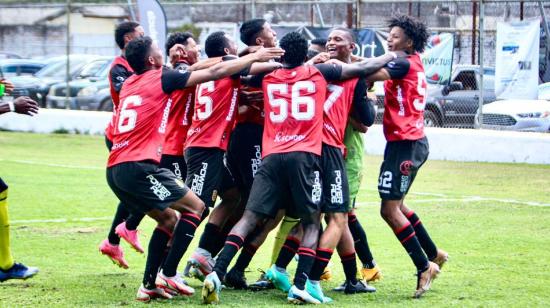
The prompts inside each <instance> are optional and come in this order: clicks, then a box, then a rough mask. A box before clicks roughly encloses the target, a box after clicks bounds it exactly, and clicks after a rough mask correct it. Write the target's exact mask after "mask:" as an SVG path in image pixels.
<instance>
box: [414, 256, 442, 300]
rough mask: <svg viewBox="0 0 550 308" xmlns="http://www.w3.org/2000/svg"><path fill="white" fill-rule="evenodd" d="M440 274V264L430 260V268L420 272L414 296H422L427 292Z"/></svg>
mask: <svg viewBox="0 0 550 308" xmlns="http://www.w3.org/2000/svg"><path fill="white" fill-rule="evenodd" d="M437 274H439V266H438V265H437V264H435V263H433V262H431V261H429V262H428V268H427V269H426V270H425V271H423V272H419V273H418V274H417V275H418V280H417V283H416V291H415V292H414V296H413V297H414V298H420V297H421V296H422V295H423V294H424V293H426V292H427V291H428V290H429V289H430V286H431V284H432V281H433V280H434V279H435V278H436V277H437Z"/></svg>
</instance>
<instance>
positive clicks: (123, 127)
mask: <svg viewBox="0 0 550 308" xmlns="http://www.w3.org/2000/svg"><path fill="white" fill-rule="evenodd" d="M130 105H132V106H139V105H141V96H139V95H132V96H128V97H127V98H125V99H124V101H122V105H121V106H120V113H119V117H118V125H117V126H118V132H119V133H126V132H129V131H131V130H132V129H134V128H135V127H136V121H137V111H135V110H133V109H128V107H130Z"/></svg>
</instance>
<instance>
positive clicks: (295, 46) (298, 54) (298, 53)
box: [279, 32, 308, 67]
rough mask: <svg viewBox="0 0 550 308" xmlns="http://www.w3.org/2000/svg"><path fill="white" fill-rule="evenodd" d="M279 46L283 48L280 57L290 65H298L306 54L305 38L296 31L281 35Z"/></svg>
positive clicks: (302, 61)
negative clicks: (282, 53)
mask: <svg viewBox="0 0 550 308" xmlns="http://www.w3.org/2000/svg"><path fill="white" fill-rule="evenodd" d="M279 46H280V47H281V48H282V49H284V50H285V54H284V55H283V57H282V58H281V59H282V61H283V63H285V64H287V65H289V66H290V67H296V66H300V65H302V64H303V63H304V61H305V60H306V56H307V48H308V47H307V40H306V39H305V37H303V36H302V35H301V34H300V33H298V32H289V33H287V34H285V36H283V38H282V39H281V41H280V42H279Z"/></svg>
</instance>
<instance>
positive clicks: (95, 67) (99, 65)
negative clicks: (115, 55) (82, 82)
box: [79, 60, 107, 78]
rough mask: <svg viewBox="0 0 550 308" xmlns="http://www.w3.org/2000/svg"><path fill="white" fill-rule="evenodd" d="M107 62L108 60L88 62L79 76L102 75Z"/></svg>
mask: <svg viewBox="0 0 550 308" xmlns="http://www.w3.org/2000/svg"><path fill="white" fill-rule="evenodd" d="M106 63H107V60H98V61H94V62H91V63H88V64H86V65H85V66H84V67H83V68H82V72H80V75H79V76H80V77H81V78H87V77H102V76H101V73H102V72H103V71H104V68H105V64H106Z"/></svg>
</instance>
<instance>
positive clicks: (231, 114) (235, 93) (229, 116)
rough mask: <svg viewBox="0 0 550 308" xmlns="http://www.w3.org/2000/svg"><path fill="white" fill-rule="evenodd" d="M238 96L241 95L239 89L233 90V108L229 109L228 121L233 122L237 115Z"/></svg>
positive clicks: (226, 118)
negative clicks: (234, 116)
mask: <svg viewBox="0 0 550 308" xmlns="http://www.w3.org/2000/svg"><path fill="white" fill-rule="evenodd" d="M237 94H239V88H233V96H231V106H230V107H229V112H228V113H227V117H225V120H226V121H228V122H229V121H231V120H232V119H233V114H234V113H235V106H237Z"/></svg>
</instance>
